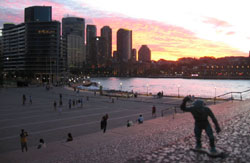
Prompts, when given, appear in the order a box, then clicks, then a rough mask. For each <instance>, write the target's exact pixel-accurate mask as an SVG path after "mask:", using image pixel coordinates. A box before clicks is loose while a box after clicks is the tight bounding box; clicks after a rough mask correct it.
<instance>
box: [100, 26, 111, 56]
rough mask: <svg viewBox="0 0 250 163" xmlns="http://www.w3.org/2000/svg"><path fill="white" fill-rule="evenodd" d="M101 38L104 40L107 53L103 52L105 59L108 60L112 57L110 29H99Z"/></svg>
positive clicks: (107, 27) (105, 27) (106, 27)
mask: <svg viewBox="0 0 250 163" xmlns="http://www.w3.org/2000/svg"><path fill="white" fill-rule="evenodd" d="M101 37H102V38H105V39H106V44H107V51H105V54H104V56H105V59H106V60H110V59H111V57H112V29H111V28H110V27H109V26H104V27H102V29H101Z"/></svg>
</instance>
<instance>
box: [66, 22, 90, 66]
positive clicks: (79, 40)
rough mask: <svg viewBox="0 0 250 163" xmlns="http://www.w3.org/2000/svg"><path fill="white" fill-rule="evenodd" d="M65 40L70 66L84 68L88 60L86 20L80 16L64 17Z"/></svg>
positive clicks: (68, 64)
mask: <svg viewBox="0 0 250 163" xmlns="http://www.w3.org/2000/svg"><path fill="white" fill-rule="evenodd" d="M62 34H63V40H64V41H66V43H64V45H65V46H66V47H65V48H66V60H67V67H68V68H82V67H83V64H84V62H85V61H86V53H85V43H84V40H85V20H84V19H83V18H78V17H67V18H63V19H62Z"/></svg>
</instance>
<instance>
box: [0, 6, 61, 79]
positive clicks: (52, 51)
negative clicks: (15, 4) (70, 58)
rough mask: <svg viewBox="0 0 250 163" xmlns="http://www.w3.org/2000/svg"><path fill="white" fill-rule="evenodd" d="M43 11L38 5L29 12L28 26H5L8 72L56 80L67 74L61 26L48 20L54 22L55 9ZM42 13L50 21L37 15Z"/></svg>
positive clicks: (4, 40)
mask: <svg viewBox="0 0 250 163" xmlns="http://www.w3.org/2000/svg"><path fill="white" fill-rule="evenodd" d="M39 8H40V7H39V6H34V7H29V8H26V9H25V14H27V15H25V23H21V24H18V25H10V24H6V25H5V26H4V28H3V30H2V31H3V32H2V34H3V67H4V71H5V72H8V73H13V72H14V73H15V74H16V75H17V76H22V77H35V76H36V77H41V79H42V78H44V79H45V80H49V78H50V81H53V78H54V79H55V77H56V76H57V75H58V73H60V72H62V71H63V66H62V65H63V64H62V60H61V53H60V50H61V48H60V45H61V38H60V33H61V30H60V26H61V24H60V22H58V21H47V20H51V18H50V16H49V15H50V14H51V11H50V10H51V7H44V6H42V7H41V8H42V10H39ZM29 10H30V11H29ZM32 10H34V11H32ZM38 11H41V13H40V12H39V15H43V16H46V17H47V19H42V18H40V17H39V15H38V16H37V15H36V14H37V12H38ZM47 11H48V12H50V13H47ZM32 14H33V15H32ZM40 20H41V21H40ZM51 79H52V80H51Z"/></svg>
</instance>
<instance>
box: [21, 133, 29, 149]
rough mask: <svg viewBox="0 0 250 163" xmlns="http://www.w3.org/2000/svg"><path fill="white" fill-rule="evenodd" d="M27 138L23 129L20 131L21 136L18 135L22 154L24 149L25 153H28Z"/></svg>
mask: <svg viewBox="0 0 250 163" xmlns="http://www.w3.org/2000/svg"><path fill="white" fill-rule="evenodd" d="M27 136H28V133H27V132H25V131H24V129H22V130H21V134H20V142H21V149H22V152H23V150H24V149H25V150H26V152H27V151H28V146H27Z"/></svg>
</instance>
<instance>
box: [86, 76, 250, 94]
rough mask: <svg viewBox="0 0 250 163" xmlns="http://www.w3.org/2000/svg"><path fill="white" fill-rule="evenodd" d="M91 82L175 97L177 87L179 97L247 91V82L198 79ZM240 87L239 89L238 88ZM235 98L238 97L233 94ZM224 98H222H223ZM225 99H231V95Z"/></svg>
mask: <svg viewBox="0 0 250 163" xmlns="http://www.w3.org/2000/svg"><path fill="white" fill-rule="evenodd" d="M91 81H94V82H101V83H102V86H103V87H104V88H106V89H113V90H120V88H121V87H120V83H122V90H123V91H132V90H133V92H139V93H147V84H148V93H152V94H157V93H158V92H161V91H163V92H164V95H177V94H178V87H177V86H178V85H180V89H179V93H180V95H181V96H186V95H190V94H191V95H194V96H201V97H210V98H211V97H212V98H213V97H214V94H215V89H214V88H215V87H216V96H219V95H222V94H225V93H228V92H241V91H245V90H247V89H249V88H250V87H249V81H248V80H200V79H195V80H194V79H171V78H115V77H112V78H93V79H91ZM239 86H240V87H239ZM234 96H235V98H239V97H240V95H236V94H234ZM242 97H243V98H246V97H247V98H250V92H248V93H245V94H242ZM223 98H224V97H223ZM225 98H231V94H229V95H228V96H226V97H225Z"/></svg>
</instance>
